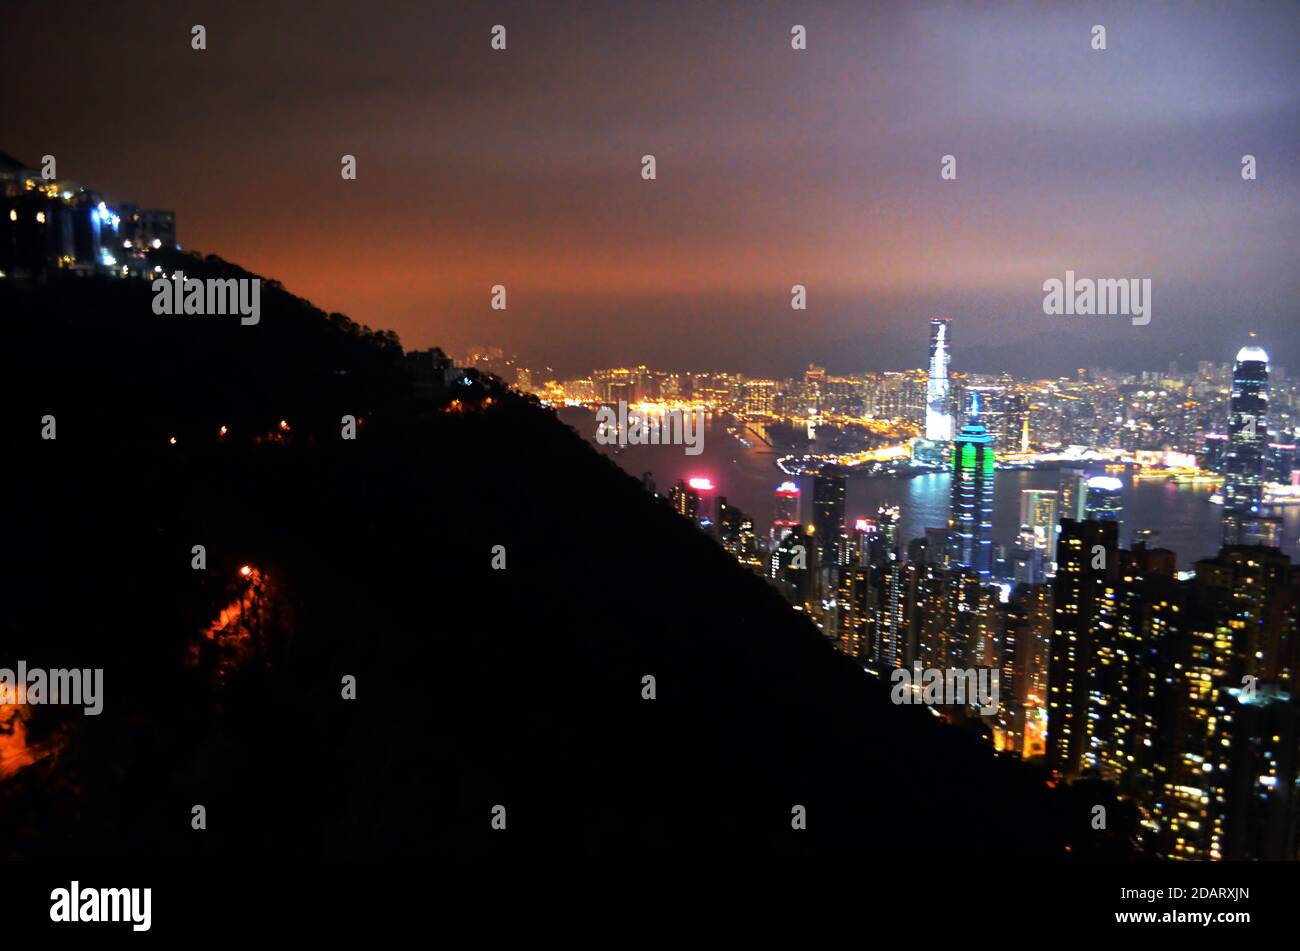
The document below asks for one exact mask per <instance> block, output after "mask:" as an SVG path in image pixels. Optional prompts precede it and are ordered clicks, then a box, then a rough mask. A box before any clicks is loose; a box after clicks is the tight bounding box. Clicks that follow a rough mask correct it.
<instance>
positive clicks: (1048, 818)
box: [0, 255, 1088, 862]
mask: <svg viewBox="0 0 1300 951" xmlns="http://www.w3.org/2000/svg"><path fill="white" fill-rule="evenodd" d="M160 260H162V259H161V258H160ZM165 263H166V266H167V267H168V269H169V270H170V269H172V268H175V267H180V268H183V270H184V271H185V273H186V274H187V276H190V277H200V278H202V277H208V276H223V275H229V276H248V275H246V274H245V272H242V271H240V270H239V269H237V268H234V267H233V266H231V265H228V264H226V263H225V262H222V261H220V260H218V259H216V258H208V259H206V260H200V259H198V258H194V257H187V256H181V255H175V256H172V257H170V258H168V259H166V262H165ZM151 298H152V295H151V291H150V289H149V285H148V284H147V283H145V282H138V281H108V280H92V279H87V280H79V281H65V282H54V283H50V284H48V285H45V286H39V287H20V286H13V284H12V282H10V283H9V285H4V284H3V283H2V282H0V325H2V326H3V332H4V348H3V354H4V357H3V366H2V367H0V388H2V391H3V395H4V402H3V405H4V413H3V416H2V417H0V418H2V420H3V423H2V425H3V439H4V444H5V446H6V448H7V452H6V459H5V468H6V470H7V472H8V479H7V480H6V481H7V482H8V485H9V491H8V493H7V497H8V499H9V501H10V505H9V506H7V508H8V514H7V517H6V524H5V536H6V538H5V545H6V549H7V551H8V557H7V558H6V568H5V571H4V588H5V604H6V608H7V610H6V611H5V613H4V617H3V619H2V620H0V625H2V626H0V666H13V664H14V663H15V662H16V660H17V659H19V658H21V659H24V660H26V661H27V662H28V664H29V665H32V666H43V667H64V666H66V667H103V668H105V675H104V676H105V699H104V713H103V715H101V716H99V717H97V718H96V717H83V716H82V715H81V714H80V712H79V711H78V712H73V711H70V710H68V709H67V708H54V707H41V708H33V710H34V715H33V717H32V719H31V722H30V724H29V727H30V733H31V736H32V738H33V740H34V741H44V742H48V743H49V744H51V745H52V746H54V747H56V748H57V752H56V753H55V754H53V755H51V756H50V757H48V758H46V759H45V760H42V761H41V762H39V763H37V764H36V765H33V766H31V767H29V768H27V769H25V770H23V771H21V772H20V773H18V774H17V775H15V776H14V777H13V778H11V779H9V780H7V781H3V782H0V853H2V854H4V855H6V856H9V857H21V858H36V857H49V856H78V857H80V856H112V857H228V858H240V859H250V858H252V859H255V858H258V857H279V856H287V857H295V856H307V857H311V856H323V857H335V856H337V857H345V856H385V857H413V858H414V857H436V858H454V857H518V858H554V857H588V856H591V857H614V858H617V857H627V858H643V857H654V856H659V857H666V858H671V857H682V856H711V857H719V858H727V857H743V856H763V857H784V856H823V857H824V856H831V855H834V856H839V857H844V858H850V857H862V856H865V857H871V858H877V859H889V860H893V861H900V862H901V861H925V860H927V859H929V858H933V859H935V860H939V858H940V857H941V856H942V857H944V858H945V859H950V858H951V857H953V856H954V855H961V856H969V858H970V859H971V860H972V861H979V860H980V859H982V858H986V857H1012V856H1040V857H1058V856H1064V855H1065V854H1066V852H1065V846H1066V845H1067V842H1068V843H1070V844H1072V845H1073V854H1075V855H1079V854H1081V853H1086V851H1087V845H1086V843H1087V836H1088V831H1087V824H1086V817H1085V816H1079V817H1078V818H1077V820H1074V819H1072V820H1071V822H1070V823H1068V824H1067V823H1066V822H1065V821H1064V813H1063V809H1062V807H1061V806H1060V805H1059V804H1058V803H1057V802H1056V799H1055V796H1054V794H1053V793H1052V792H1051V791H1050V790H1048V789H1047V788H1046V787H1045V786H1044V785H1043V784H1042V782H1041V779H1040V778H1039V777H1038V776H1037V775H1036V774H1035V773H1033V772H1031V771H1030V770H1029V769H1028V768H1027V767H1025V766H1023V765H1021V764H1014V763H1005V762H1000V761H996V760H995V759H994V756H993V754H992V752H991V750H990V749H989V747H988V746H987V744H985V743H983V742H982V741H980V740H978V739H976V738H975V737H973V736H971V735H968V734H966V733H963V732H961V731H958V730H955V729H953V728H950V727H945V726H943V725H941V724H940V723H939V722H938V721H937V720H936V719H935V718H933V717H932V716H931V715H930V714H929V713H928V712H927V711H925V710H923V709H920V708H908V707H898V706H894V705H892V704H891V703H890V702H889V698H888V688H887V685H885V684H882V683H880V682H878V681H875V680H872V679H870V678H868V677H867V676H866V675H865V674H864V673H863V672H862V671H861V670H860V669H858V668H857V667H856V666H855V665H854V664H853V663H852V662H850V661H848V660H846V659H844V658H842V657H840V656H839V655H838V654H836V653H835V652H834V651H833V650H832V649H831V648H830V646H829V645H827V644H826V643H825V642H824V641H823V640H822V638H821V637H820V636H819V635H818V634H817V633H816V631H815V630H814V629H813V628H812V627H811V626H810V625H809V624H807V623H806V621H805V620H804V619H802V618H801V617H800V616H798V615H797V614H796V613H795V612H793V611H791V610H790V609H789V608H788V607H787V606H786V604H785V602H784V601H783V600H782V599H781V598H780V597H779V596H778V594H776V593H775V592H774V591H773V590H771V589H769V588H768V587H767V585H765V583H764V582H763V581H762V580H760V579H758V578H756V577H754V576H753V575H750V574H748V573H746V572H745V571H744V570H742V569H741V568H740V567H739V566H738V565H737V564H735V563H734V561H733V560H732V559H731V558H730V557H729V556H728V555H727V554H726V553H725V552H723V551H722V550H721V549H720V548H719V547H718V546H716V545H715V544H714V543H713V542H712V541H710V540H709V539H708V538H706V537H704V536H703V535H702V534H701V533H699V532H697V531H696V530H695V529H693V528H692V527H691V526H690V525H689V524H688V523H686V522H685V521H684V520H681V519H679V518H678V517H677V516H676V515H675V514H673V513H672V512H671V511H669V510H668V509H667V508H666V507H665V506H663V505H661V504H657V503H656V502H655V501H654V500H653V499H652V498H651V497H650V496H649V495H648V494H647V493H645V491H644V490H643V489H642V488H641V486H640V484H639V483H638V482H637V481H636V480H634V479H632V478H630V477H628V476H626V475H625V474H623V473H622V472H620V471H619V470H618V469H617V468H616V467H615V466H614V465H613V464H612V463H610V462H609V461H607V460H605V459H604V458H602V457H601V456H600V455H599V454H598V453H596V452H595V451H594V450H592V449H591V448H590V447H589V446H588V445H587V444H586V443H585V442H584V440H583V439H582V438H581V437H580V436H579V435H578V434H576V433H574V432H573V431H572V430H569V429H568V428H566V427H565V426H563V425H562V424H561V423H559V422H558V421H557V420H556V419H555V418H554V417H553V416H552V415H551V414H550V413H548V412H547V411H546V410H545V409H543V408H541V407H539V406H538V405H536V404H535V403H534V402H532V401H530V400H528V399H525V398H523V397H520V396H518V395H515V394H513V393H510V392H508V391H506V390H505V389H504V388H503V387H502V386H501V385H500V384H499V383H498V382H497V381H495V380H491V379H481V378H479V377H477V376H476V375H471V378H470V382H469V384H468V385H460V384H456V385H453V386H452V387H450V388H449V389H446V390H444V391H441V392H439V393H438V394H436V395H435V396H433V397H432V398H431V397H429V396H428V395H427V394H425V393H423V392H422V391H420V390H417V388H416V386H415V385H414V382H413V381H412V380H411V379H410V378H409V377H408V375H407V371H406V370H405V369H404V361H403V359H402V351H401V347H400V344H399V342H398V341H397V339H396V337H394V336H393V335H391V334H384V333H374V332H371V331H369V330H367V329H365V328H361V327H358V326H357V325H356V324H354V323H353V322H351V321H350V320H348V319H347V318H345V317H343V316H341V315H338V314H330V315H326V314H324V313H322V312H320V311H318V310H316V309H315V308H313V307H311V306H310V305H309V304H308V303H306V302H305V301H302V300H299V299H297V298H294V297H292V296H291V295H289V294H288V293H286V292H284V291H283V290H281V289H279V288H278V287H274V286H268V287H264V289H263V295H262V319H261V323H260V324H259V325H258V326H255V327H243V326H240V324H239V320H238V318H237V317H179V316H178V317H157V316H154V314H153V313H152V311H151V307H150V302H151ZM46 414H51V415H53V416H55V417H56V420H57V439H56V440H53V441H45V440H42V439H41V436H40V432H41V419H42V417H43V416H45V415H46ZM345 414H352V415H355V416H356V417H358V419H359V420H360V421H361V422H360V427H359V435H358V438H357V439H356V440H355V441H345V440H343V439H341V438H340V418H341V417H342V416H343V415H345ZM281 420H283V421H284V423H285V424H287V428H286V427H283V426H281ZM223 426H224V427H226V433H225V434H224V435H221V433H220V430H221V427H223ZM172 438H175V440H176V442H175V444H172V443H171V441H170V440H171V439H172ZM197 544H202V545H204V546H206V551H207V569H206V570H203V571H199V570H194V569H193V568H192V567H191V558H192V555H191V548H192V546H194V545H197ZM498 544H499V545H504V546H505V548H506V551H507V568H506V570H504V571H496V570H492V569H491V566H490V563H491V549H492V546H493V545H498ZM242 565H250V566H252V567H253V569H254V570H255V571H256V572H257V575H256V577H257V578H259V579H263V583H261V584H260V585H259V586H258V587H256V589H254V588H253V587H252V586H251V585H250V584H249V582H247V581H245V580H242V579H241V577H240V574H239V569H240V567H241V566H242ZM241 592H242V593H243V596H244V597H246V598H248V599H250V600H254V599H255V600H257V602H258V609H257V612H256V616H255V618H254V616H253V614H252V613H251V612H250V613H249V614H247V615H245V616H246V617H247V618H249V620H248V627H249V629H250V630H251V632H252V633H251V634H250V636H249V638H248V643H246V644H244V646H243V647H241V648H240V651H239V652H238V653H237V655H236V656H233V657H232V658H227V659H226V660H222V659H221V658H219V657H217V656H216V655H215V654H214V650H215V647H214V645H215V644H216V643H217V642H216V641H213V642H211V643H208V644H206V645H205V644H201V643H199V642H200V641H202V640H203V638H202V637H201V632H202V631H204V630H205V629H206V628H208V627H209V625H211V624H212V623H213V621H214V620H215V619H217V618H218V616H219V615H220V613H221V611H222V609H223V607H226V606H227V605H230V604H232V603H233V604H238V603H239V599H240V597H241ZM646 674H652V675H654V677H655V678H656V679H657V690H658V697H657V699H655V700H653V701H645V700H642V699H641V678H642V676H643V675H646ZM344 675H353V676H355V677H356V678H357V699H356V700H354V701H347V700H343V699H342V698H341V697H340V689H341V688H340V681H341V678H342V677H343V676H344ZM195 804H202V805H203V806H205V808H206V810H207V825H208V828H207V829H206V830H205V831H201V832H199V831H193V830H191V828H190V816H191V807H192V806H193V805H195ZM496 804H502V805H504V806H505V807H506V809H507V815H508V828H507V830H506V831H505V832H498V831H493V830H492V829H491V827H490V819H491V809H492V807H493V806H494V805H496ZM796 804H800V805H803V806H805V807H806V808H807V810H808V828H807V830H806V831H798V832H796V831H792V829H791V824H790V817H791V808H792V807H793V806H794V805H796ZM1071 812H1072V815H1075V814H1076V813H1077V810H1072V811H1071Z"/></svg>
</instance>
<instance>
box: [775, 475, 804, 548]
mask: <svg viewBox="0 0 1300 951" xmlns="http://www.w3.org/2000/svg"><path fill="white" fill-rule="evenodd" d="M798 527H799V484H798V483H796V482H782V483H781V484H780V485H778V486H777V487H776V492H775V494H774V495H773V498H772V544H773V545H775V544H776V543H777V542H779V541H780V540H781V539H783V538H785V536H786V535H789V534H790V533H791V532H792V531H794V530H795V529H796V528H798Z"/></svg>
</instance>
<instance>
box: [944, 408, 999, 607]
mask: <svg viewBox="0 0 1300 951" xmlns="http://www.w3.org/2000/svg"><path fill="white" fill-rule="evenodd" d="M979 412H980V408H979V395H978V394H976V395H974V396H973V397H972V399H971V415H970V419H969V420H968V421H967V423H966V425H965V426H963V427H962V429H961V432H960V433H958V434H957V438H956V439H955V440H953V444H952V495H951V500H950V502H949V506H948V564H949V565H951V566H958V567H964V568H970V569H972V570H973V571H974V572H975V573H976V574H977V575H978V576H979V580H980V581H981V582H987V581H988V580H989V577H990V575H991V574H992V571H993V477H994V452H993V437H992V436H990V435H989V434H988V431H987V430H986V429H985V428H984V424H983V423H982V422H980V417H979Z"/></svg>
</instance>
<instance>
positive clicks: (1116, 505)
mask: <svg viewBox="0 0 1300 951" xmlns="http://www.w3.org/2000/svg"><path fill="white" fill-rule="evenodd" d="M1123 492H1124V483H1123V482H1121V481H1120V480H1119V479H1117V478H1115V477H1114V476H1093V477H1092V478H1091V479H1089V480H1088V483H1087V487H1086V490H1085V493H1084V510H1085V512H1086V513H1087V517H1088V518H1089V519H1090V520H1092V521H1094V522H1121V521H1123V514H1124V504H1123Z"/></svg>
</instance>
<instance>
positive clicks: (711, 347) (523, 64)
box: [0, 0, 1300, 372]
mask: <svg viewBox="0 0 1300 951" xmlns="http://www.w3.org/2000/svg"><path fill="white" fill-rule="evenodd" d="M1064 6H1065V5H1063V4H1059V3H1043V4H1016V5H1008V6H998V7H997V8H996V9H989V5H986V4H983V3H971V4H966V5H956V4H954V5H947V4H929V3H899V4H878V5H870V8H869V9H862V8H864V7H868V5H867V4H853V3H847V2H846V3H815V2H791V3H779V4H769V3H757V2H744V3H734V4H733V3H728V4H721V3H719V4H714V3H701V2H698V0H696V2H690V3H681V4H674V3H663V2H656V3H653V4H652V3H632V2H617V3H589V4H574V3H546V4H508V3H491V2H474V3H435V2H429V0H424V2H410V3H384V2H375V0H364V2H355V3H339V2H318V3H295V4H282V3H274V2H258V3H247V2H211V3H196V4H177V3H174V2H167V3H162V2H159V3H151V2H131V3H126V4H105V3H97V4H93V5H83V4H77V3H72V4H67V5H60V6H59V7H58V8H57V9H55V8H52V7H49V6H48V5H47V4H42V3H29V2H26V0H19V2H17V3H16V4H15V3H13V2H12V0H11V2H10V3H9V4H7V5H6V13H5V15H4V16H5V20H6V23H7V25H6V27H5V29H4V31H3V33H0V64H3V65H0V73H2V74H3V77H4V83H3V85H2V87H0V115H2V116H3V122H0V151H5V152H9V153H10V154H12V155H14V156H16V157H18V158H19V159H21V160H23V161H25V162H28V163H38V162H39V161H40V157H41V156H42V155H44V154H53V155H55V156H56V158H57V160H58V163H59V167H58V171H59V173H60V176H61V177H66V178H71V179H74V180H76V181H79V182H82V183H83V184H87V185H91V186H95V187H98V188H100V189H101V190H103V191H104V192H106V193H107V194H108V195H109V196H110V197H112V198H115V199H119V200H130V201H137V202H139V203H140V204H142V205H145V206H148V207H161V208H170V209H174V210H175V211H176V213H177V219H178V222H177V223H178V228H179V230H180V237H181V242H182V244H183V245H184V246H185V247H186V248H187V249H195V250H199V251H201V252H204V253H215V254H219V255H220V256H221V257H224V258H226V259H228V260H231V261H234V262H236V263H239V264H241V265H243V266H245V267H247V268H249V269H250V270H253V271H256V272H258V273H261V274H264V275H266V276H269V277H275V278H278V279H280V280H281V281H283V283H284V284H285V285H286V287H287V288H288V289H289V290H291V291H293V292H294V293H297V294H300V295H302V296H304V297H307V298H309V299H311V300H312V301H313V302H314V303H316V304H317V305H319V306H321V307H323V308H325V309H326V310H338V311H342V312H344V313H347V314H348V315H350V316H352V317H353V318H355V319H356V320H358V321H361V322H363V323H367V324H370V325H371V326H374V327H388V328H392V329H395V330H396V331H397V332H398V333H399V334H400V335H401V337H402V340H403V342H404V343H405V344H406V345H407V347H416V346H429V345H433V344H442V345H444V346H447V347H449V348H450V349H452V350H453V351H455V350H458V349H459V348H460V347H462V346H464V345H466V344H469V343H472V342H482V343H489V344H497V345H500V346H504V347H506V348H508V349H514V350H518V351H519V352H521V353H522V354H524V355H525V356H526V357H529V358H530V359H533V360H535V361H548V362H550V363H551V364H553V365H554V366H555V367H557V368H559V369H561V370H577V371H582V370H585V369H588V368H590V367H591V366H592V365H596V364H607V363H613V362H623V361H629V362H647V363H650V364H652V365H659V366H664V367H676V368H705V367H709V368H717V369H734V370H742V371H747V372H792V371H796V370H797V369H798V368H800V367H801V366H803V365H805V364H807V363H808V362H809V361H810V360H820V361H825V362H827V363H828V364H829V365H830V366H831V368H832V369H833V370H838V371H854V370H861V369H867V368H884V367H885V366H888V365H892V364H894V363H895V361H901V363H899V364H898V365H900V366H919V365H920V364H921V363H922V362H923V360H924V349H925V332H926V331H925V325H924V321H925V319H926V318H927V317H928V316H929V315H930V314H931V313H944V314H948V315H951V316H952V317H954V318H955V319H956V321H957V323H956V324H955V326H954V342H955V348H956V356H955V359H954V365H955V366H957V367H959V368H960V367H962V366H963V353H962V347H963V344H965V345H966V346H967V347H968V348H969V347H970V346H971V345H973V344H975V343H977V342H978V343H981V344H988V345H1005V344H1008V343H1015V342H1016V341H1027V343H1026V345H1024V346H1021V347H1018V348H1015V349H1014V351H1009V352H1008V354H1007V355H1005V356H1006V359H1005V362H1006V364H1007V368H1008V369H1011V370H1013V371H1020V372H1028V371H1031V370H1033V369H1035V368H1036V367H1046V366H1051V367H1053V368H1054V367H1055V366H1056V363H1055V362H1052V361H1053V360H1056V359H1057V358H1058V357H1060V356H1061V355H1060V354H1059V353H1057V354H1052V353H1050V351H1052V350H1059V349H1062V348H1060V347H1056V346H1054V343H1055V342H1056V341H1058V340H1064V339H1067V337H1066V335H1067V334H1069V335H1073V336H1074V337H1078V338H1082V339H1084V340H1085V341H1087V342H1089V343H1092V344H1096V343H1097V342H1098V341H1105V342H1106V343H1105V346H1106V347H1108V348H1110V352H1113V354H1114V355H1115V360H1114V363H1115V365H1121V366H1122V365H1124V364H1125V361H1126V360H1127V361H1130V362H1131V361H1133V360H1138V359H1143V360H1145V359H1152V360H1154V359H1157V358H1159V359H1161V360H1168V359H1169V358H1171V357H1172V356H1174V355H1175V354H1178V353H1181V354H1182V355H1183V356H1186V357H1190V358H1191V359H1197V358H1215V359H1219V360H1225V359H1229V358H1230V357H1231V355H1232V354H1233V353H1235V351H1236V348H1237V347H1238V346H1240V342H1241V338H1242V337H1244V334H1245V332H1246V331H1247V330H1248V329H1257V330H1259V331H1260V334H1261V342H1262V343H1263V344H1264V345H1265V346H1266V347H1268V348H1269V349H1270V350H1271V351H1272V352H1273V353H1274V356H1275V359H1276V358H1278V357H1281V358H1282V360H1283V361H1287V360H1290V361H1291V362H1292V363H1293V366H1294V365H1300V335H1297V334H1296V333H1295V331H1294V328H1295V327H1296V326H1297V318H1300V313H1298V308H1297V300H1298V299H1300V297H1298V295H1297V292H1298V291H1300V260H1298V258H1300V255H1298V253H1297V247H1298V244H1297V241H1296V237H1297V234H1298V233H1300V214H1298V211H1297V209H1298V208H1300V203H1298V202H1297V198H1298V197H1300V171H1298V164H1300V148H1298V146H1300V53H1298V52H1297V49H1298V47H1297V38H1298V37H1300V6H1297V5H1295V4H1283V3H1269V4H1233V5H1227V4H1220V3H1204V4H1192V3H1176V4H1173V3H1171V4H1147V3H1143V4H1131V3H1122V4H1082V5H1078V8H1077V9H1064V8H1063V7H1064ZM543 7H544V10H543V9H542V8H543ZM1229 7H1231V9H1229ZM196 23H200V24H203V25H204V26H206V27H207V31H208V36H207V40H208V49H207V50H206V51H202V52H198V51H194V50H192V49H191V48H190V28H191V26H192V25H193V24H196ZM498 23H500V24H502V25H504V26H505V27H506V29H507V31H508V34H507V35H508V48H507V49H506V50H505V51H504V52H497V51H493V50H492V49H491V48H490V46H489V40H490V31H491V28H492V26H493V25H494V24H498ZM796 23H797V24H802V25H804V26H806V27H807V31H808V49H807V50H806V51H802V52H796V51H794V50H792V49H791V48H790V29H791V26H792V25H794V24H796ZM1095 23H1097V24H1103V25H1105V26H1106V28H1107V45H1108V49H1107V50H1105V51H1104V52H1095V51H1093V50H1092V49H1090V46H1089V41H1090V29H1091V27H1092V25H1093V24H1095ZM21 24H26V25H25V26H20V25H21ZM345 153H350V154H354V155H356V156H357V160H358V179H357V180H356V181H344V180H342V178H341V177H340V174H339V169H340V157H341V156H342V155H344V154H345ZM646 153H653V154H654V155H655V156H656V158H657V162H658V179H657V180H656V181H653V182H646V181H643V180H642V179H641V175H640V158H641V156H642V155H643V154H646ZM947 153H951V154H953V155H955V156H956V158H957V168H958V179H957V181H955V182H945V181H942V180H941V179H940V175H939V167H940V158H941V156H943V155H944V154H947ZM1246 153H1250V154H1253V155H1255V156H1256V157H1257V160H1258V165H1259V172H1258V174H1259V180H1258V181H1254V182H1245V181H1243V180H1242V178H1241V174H1240V168H1241V156H1242V155H1243V154H1246ZM1067 268H1072V269H1074V270H1075V271H1076V272H1078V273H1079V275H1080V276H1092V277H1149V278H1151V279H1152V281H1153V284H1154V291H1153V294H1154V310H1153V319H1152V322H1151V324H1150V325H1149V326H1146V327H1133V326H1131V325H1130V324H1129V322H1128V320H1127V318H1114V319H1111V320H1107V319H1105V318H1099V317H1093V318H1073V319H1069V318H1052V317H1048V316H1046V315H1044V314H1043V312H1042V299H1043V291H1042V283H1043V281H1045V280H1047V279H1049V278H1052V277H1057V278H1060V277H1063V276H1064V272H1065V270H1066V269H1067ZM498 283H499V284H504V285H506V287H507V288H508V293H509V309H508V310H507V311H505V312H497V311H493V310H491V309H490V307H489V289H490V287H491V286H492V285H493V284H498ZM794 283H803V284H805V285H807V287H808V295H809V297H808V299H809V309H808V310H807V311H804V312H794V311H791V309H790V306H789V295H790V285H791V284H794ZM909 348H911V349H909ZM965 358H966V359H967V360H970V359H971V354H970V351H969V350H968V351H967V353H966V355H965ZM1064 358H1065V359H1069V357H1068V356H1066V357H1064ZM989 359H1001V357H990V358H989ZM1159 365H1163V363H1160V364H1159ZM976 368H979V369H996V368H998V367H976Z"/></svg>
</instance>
